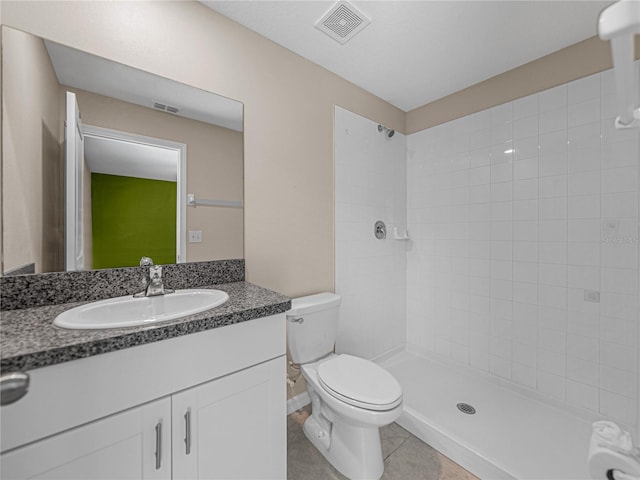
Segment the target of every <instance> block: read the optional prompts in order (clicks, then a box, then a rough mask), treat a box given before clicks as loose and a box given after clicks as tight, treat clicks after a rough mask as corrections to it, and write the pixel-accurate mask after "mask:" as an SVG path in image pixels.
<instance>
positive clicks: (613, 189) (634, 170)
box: [602, 165, 638, 193]
mask: <svg viewBox="0 0 640 480" xmlns="http://www.w3.org/2000/svg"><path fill="white" fill-rule="evenodd" d="M637 191H638V167H637V166H635V165H634V166H631V167H621V168H611V169H606V170H602V193H618V192H637Z"/></svg>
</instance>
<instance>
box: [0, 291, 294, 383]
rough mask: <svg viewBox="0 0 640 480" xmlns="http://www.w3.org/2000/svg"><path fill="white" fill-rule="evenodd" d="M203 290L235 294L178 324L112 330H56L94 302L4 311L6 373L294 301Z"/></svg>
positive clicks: (235, 319)
mask: <svg viewBox="0 0 640 480" xmlns="http://www.w3.org/2000/svg"><path fill="white" fill-rule="evenodd" d="M199 288H214V289H218V290H223V291H225V292H227V293H228V294H229V300H228V301H227V302H226V303H224V304H223V305H220V306H219V307H216V308H213V309H211V310H207V311H205V312H201V313H197V314H194V315H189V316H187V317H182V318H179V319H176V320H170V321H167V322H162V323H157V324H154V325H149V326H140V327H129V328H118V329H108V330H107V329H105V330H68V329H64V328H60V327H56V326H54V325H53V320H54V318H55V317H56V316H57V315H58V314H60V313H61V312H63V311H65V310H69V309H70V308H73V307H77V306H78V305H82V304H85V303H89V302H74V303H65V304H61V305H48V306H43V307H34V308H25V309H22V310H7V311H3V312H0V332H1V333H2V335H1V336H0V351H1V360H0V371H2V372H3V373H4V372H11V371H16V370H21V371H26V370H30V369H34V368H40V367H45V366H48V365H54V364H56V363H62V362H67V361H70V360H75V359H79V358H85V357H90V356H92V355H98V354H100V353H107V352H113V351H116V350H121V349H123V348H129V347H134V346H137V345H144V344H146V343H152V342H157V341H160V340H166V339H169V338H174V337H179V336H181V335H187V334H190V333H196V332H201V331H204V330H209V329H212V328H217V327H223V326H225V325H231V324H234V323H239V322H245V321H247V320H253V319H256V318H260V317H265V316H269V315H275V314H277V313H283V312H285V311H287V310H288V309H290V308H291V300H290V299H289V298H288V297H285V296H284V295H280V294H279V293H276V292H273V291H271V290H267V289H264V288H261V287H258V286H256V285H252V284H250V283H246V282H236V283H225V284H218V285H210V286H207V287H199Z"/></svg>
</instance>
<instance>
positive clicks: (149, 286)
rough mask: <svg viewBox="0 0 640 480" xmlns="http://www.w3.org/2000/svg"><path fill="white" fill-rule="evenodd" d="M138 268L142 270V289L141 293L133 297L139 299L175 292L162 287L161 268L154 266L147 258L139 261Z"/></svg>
mask: <svg viewBox="0 0 640 480" xmlns="http://www.w3.org/2000/svg"><path fill="white" fill-rule="evenodd" d="M140 266H141V267H143V268H144V270H143V271H142V288H143V290H142V291H141V292H138V293H136V294H135V295H134V297H135V298H139V297H155V296H158V295H164V294H166V293H173V292H174V291H175V290H173V289H171V288H167V287H165V286H164V283H163V281H162V267H161V266H160V265H154V264H153V260H151V259H150V258H149V257H142V258H141V259H140Z"/></svg>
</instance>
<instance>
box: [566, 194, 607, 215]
mask: <svg viewBox="0 0 640 480" xmlns="http://www.w3.org/2000/svg"><path fill="white" fill-rule="evenodd" d="M568 213H569V218H570V219H577V218H598V219H599V218H600V195H598V194H592V195H575V196H571V197H569V198H568Z"/></svg>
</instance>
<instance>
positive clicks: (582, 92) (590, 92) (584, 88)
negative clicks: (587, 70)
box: [567, 73, 601, 105]
mask: <svg viewBox="0 0 640 480" xmlns="http://www.w3.org/2000/svg"><path fill="white" fill-rule="evenodd" d="M567 87H568V88H567V90H568V103H569V105H575V104H576V103H581V102H585V101H587V100H591V99H598V100H599V99H600V91H601V90H600V88H601V85H600V74H598V73H596V74H594V75H589V76H588V77H583V78H580V79H579V80H574V81H573V82H569V84H568V85H567Z"/></svg>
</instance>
